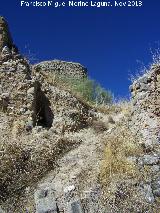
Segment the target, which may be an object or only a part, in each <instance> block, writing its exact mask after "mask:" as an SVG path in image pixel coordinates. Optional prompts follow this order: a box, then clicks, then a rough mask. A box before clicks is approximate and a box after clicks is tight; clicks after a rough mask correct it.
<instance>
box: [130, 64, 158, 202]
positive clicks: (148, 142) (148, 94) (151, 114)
mask: <svg viewBox="0 0 160 213" xmlns="http://www.w3.org/2000/svg"><path fill="white" fill-rule="evenodd" d="M130 91H131V93H132V104H133V110H132V118H131V123H130V125H131V129H132V131H133V132H134V133H136V135H137V136H138V138H139V142H140V144H141V146H142V148H143V150H144V153H145V154H144V155H143V156H141V157H139V159H137V162H138V165H139V167H140V169H141V170H143V169H144V173H145V168H147V169H148V171H150V173H149V174H148V176H147V181H146V183H145V182H143V184H142V185H143V188H144V189H145V196H146V198H147V201H148V202H151V203H152V202H154V201H155V199H156V197H160V65H154V66H152V67H151V69H150V70H149V71H148V73H146V74H144V75H143V76H142V77H140V78H139V79H137V80H135V81H134V83H133V85H132V86H131V87H130Z"/></svg>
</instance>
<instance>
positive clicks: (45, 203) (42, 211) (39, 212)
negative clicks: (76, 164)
mask: <svg viewBox="0 0 160 213" xmlns="http://www.w3.org/2000/svg"><path fill="white" fill-rule="evenodd" d="M35 204H36V213H47V212H50V213H58V208H57V203H56V201H55V195H54V189H53V188H52V186H50V185H47V186H45V185H44V186H43V185H42V186H41V187H40V188H39V189H38V190H37V191H36V192H35Z"/></svg>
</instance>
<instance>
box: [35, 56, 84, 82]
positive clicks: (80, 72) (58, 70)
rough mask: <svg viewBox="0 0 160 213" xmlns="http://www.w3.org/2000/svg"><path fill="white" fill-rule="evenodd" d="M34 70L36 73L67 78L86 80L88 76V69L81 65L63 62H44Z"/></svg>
mask: <svg viewBox="0 0 160 213" xmlns="http://www.w3.org/2000/svg"><path fill="white" fill-rule="evenodd" d="M33 68H34V69H35V70H36V71H50V72H52V73H53V74H58V75H63V76H65V77H66V78H67V77H69V78H84V77H86V75H87V69H86V68H85V67H83V66H82V65H81V64H79V63H74V62H66V61H61V60H53V61H44V62H41V63H39V64H36V65H34V67H33Z"/></svg>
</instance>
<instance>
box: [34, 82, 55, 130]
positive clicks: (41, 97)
mask: <svg viewBox="0 0 160 213" xmlns="http://www.w3.org/2000/svg"><path fill="white" fill-rule="evenodd" d="M50 105H51V104H50V101H49V99H48V98H47V97H46V95H45V93H44V92H43V91H42V90H41V85H40V83H38V82H37V84H36V87H35V97H34V118H33V122H34V123H33V125H34V126H42V127H44V128H45V127H46V128H50V127H52V123H53V118H54V115H53V112H52V110H51V108H50Z"/></svg>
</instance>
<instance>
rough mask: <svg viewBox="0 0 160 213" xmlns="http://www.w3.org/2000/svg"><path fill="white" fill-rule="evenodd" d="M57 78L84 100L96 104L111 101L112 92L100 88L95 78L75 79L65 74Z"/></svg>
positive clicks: (109, 102)
mask: <svg viewBox="0 0 160 213" xmlns="http://www.w3.org/2000/svg"><path fill="white" fill-rule="evenodd" d="M58 80H59V81H60V82H62V83H63V84H65V85H66V86H67V85H68V86H69V88H70V89H71V91H72V92H74V93H77V94H78V95H80V96H81V97H83V98H84V100H85V101H88V102H90V103H93V104H96V105H99V104H104V105H105V104H111V103H112V100H113V95H112V93H111V92H110V91H108V90H106V89H104V88H102V87H101V85H100V84H99V83H97V82H96V81H95V80H91V79H89V78H83V79H76V78H69V77H65V76H58Z"/></svg>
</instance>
